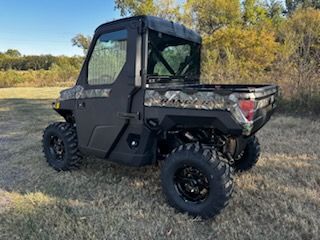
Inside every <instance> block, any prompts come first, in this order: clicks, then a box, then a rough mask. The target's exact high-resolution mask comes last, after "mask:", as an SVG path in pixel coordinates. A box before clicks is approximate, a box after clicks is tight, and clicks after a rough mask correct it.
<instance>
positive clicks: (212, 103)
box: [144, 89, 253, 135]
mask: <svg viewBox="0 0 320 240" xmlns="http://www.w3.org/2000/svg"><path fill="white" fill-rule="evenodd" d="M144 105H145V106H146V107H169V108H185V109H186V108H188V109H199V110H225V111H229V112H230V113H231V114H232V115H233V116H234V117H235V119H236V120H237V121H238V122H239V123H240V124H241V125H242V127H243V133H244V134H245V135H249V134H250V131H251V129H252V126H253V124H252V122H251V121H248V120H247V119H246V117H245V116H244V114H243V113H242V111H241V110H240V108H239V104H238V97H237V94H231V95H221V94H218V93H215V92H213V91H198V92H194V93H186V92H183V91H181V90H168V91H165V92H163V91H157V90H153V89H149V90H146V92H145V100H144Z"/></svg>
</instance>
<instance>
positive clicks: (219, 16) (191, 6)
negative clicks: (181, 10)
mask: <svg viewBox="0 0 320 240" xmlns="http://www.w3.org/2000/svg"><path fill="white" fill-rule="evenodd" d="M185 15H186V16H185V17H186V18H189V21H187V22H189V23H190V24H189V25H193V28H195V29H197V30H198V31H200V32H201V33H205V34H212V33H213V32H214V31H216V30H217V29H219V28H221V27H223V26H227V25H232V24H236V23H238V22H240V16H241V11H240V1H239V0H229V1H225V0H188V1H187V2H186V4H185Z"/></svg>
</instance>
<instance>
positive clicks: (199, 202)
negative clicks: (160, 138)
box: [161, 144, 233, 218]
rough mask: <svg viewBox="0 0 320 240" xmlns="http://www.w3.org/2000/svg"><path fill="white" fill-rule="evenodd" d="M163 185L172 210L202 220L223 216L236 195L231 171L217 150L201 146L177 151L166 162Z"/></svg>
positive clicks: (162, 172) (162, 171)
mask: <svg viewBox="0 0 320 240" xmlns="http://www.w3.org/2000/svg"><path fill="white" fill-rule="evenodd" d="M161 182H162V188H163V191H164V194H165V195H166V198H167V200H168V202H169V204H170V205H171V206H173V207H174V208H176V209H177V210H179V211H181V212H187V213H189V214H190V215H192V216H200V217H202V218H211V217H213V216H215V215H217V214H218V213H220V211H221V210H222V209H223V208H224V207H225V206H227V204H228V201H229V199H230V198H231V194H232V191H233V178H232V169H231V167H230V166H229V165H228V164H227V163H226V162H224V161H221V160H219V157H218V154H217V153H216V152H215V151H214V150H212V149H209V148H202V147H201V146H200V145H199V144H186V145H181V146H180V147H178V148H176V149H175V150H173V152H172V153H171V154H170V155H169V156H168V158H167V159H166V160H165V161H164V164H163V167H162V170H161Z"/></svg>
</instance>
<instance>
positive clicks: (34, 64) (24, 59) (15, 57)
mask: <svg viewBox="0 0 320 240" xmlns="http://www.w3.org/2000/svg"><path fill="white" fill-rule="evenodd" d="M82 62H83V57H78V56H75V57H66V56H52V55H40V56H22V54H21V53H20V52H19V51H18V50H16V49H9V50H7V51H6V52H4V53H1V52H0V70H1V71H7V70H18V71H26V70H50V69H51V68H52V67H54V66H55V65H56V66H59V67H64V66H65V65H69V66H71V67H74V68H80V67H81V64H82Z"/></svg>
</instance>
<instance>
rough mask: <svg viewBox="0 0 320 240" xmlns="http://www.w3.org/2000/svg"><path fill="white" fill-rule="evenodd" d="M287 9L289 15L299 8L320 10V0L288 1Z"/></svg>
mask: <svg viewBox="0 0 320 240" xmlns="http://www.w3.org/2000/svg"><path fill="white" fill-rule="evenodd" d="M286 7H287V11H288V13H289V14H292V13H293V12H294V11H295V10H296V9H297V8H299V7H301V8H309V7H311V8H316V9H320V0H286Z"/></svg>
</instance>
